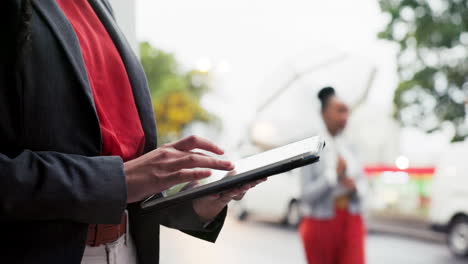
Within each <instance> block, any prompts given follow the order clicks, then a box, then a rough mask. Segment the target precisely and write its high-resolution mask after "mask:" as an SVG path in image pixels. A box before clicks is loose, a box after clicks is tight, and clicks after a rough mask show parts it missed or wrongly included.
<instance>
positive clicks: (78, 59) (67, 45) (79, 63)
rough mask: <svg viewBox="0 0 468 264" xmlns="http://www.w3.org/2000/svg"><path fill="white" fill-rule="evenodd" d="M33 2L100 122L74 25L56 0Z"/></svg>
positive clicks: (97, 120)
mask: <svg viewBox="0 0 468 264" xmlns="http://www.w3.org/2000/svg"><path fill="white" fill-rule="evenodd" d="M32 3H33V5H34V7H35V8H36V10H37V11H38V12H39V13H40V14H41V15H42V16H43V17H44V19H45V21H47V23H48V24H49V25H50V27H51V29H52V31H53V33H54V34H55V36H56V37H57V39H58V41H59V42H60V44H61V45H62V47H63V49H64V51H65V54H66V56H67V57H68V60H69V61H70V64H71V65H72V68H73V70H74V71H75V73H76V75H77V77H78V78H77V79H78V81H79V82H80V84H81V87H82V88H83V92H84V93H85V95H86V99H87V100H86V101H87V102H86V103H87V104H89V106H90V107H92V108H93V110H94V114H95V117H96V118H95V121H96V122H98V123H99V118H98V115H97V112H96V106H95V104H94V97H93V93H92V91H91V86H90V84H89V80H88V73H87V71H86V66H85V64H84V60H83V56H82V54H81V48H80V43H79V40H78V37H77V36H76V34H75V31H74V29H73V27H72V26H71V24H70V22H69V21H68V19H67V18H66V17H65V15H64V14H63V12H62V10H61V9H60V7H59V6H58V5H57V3H56V2H55V0H39V1H32ZM99 133H100V131H99ZM100 142H101V144H100V146H99V149H100V150H101V148H102V136H101V138H100Z"/></svg>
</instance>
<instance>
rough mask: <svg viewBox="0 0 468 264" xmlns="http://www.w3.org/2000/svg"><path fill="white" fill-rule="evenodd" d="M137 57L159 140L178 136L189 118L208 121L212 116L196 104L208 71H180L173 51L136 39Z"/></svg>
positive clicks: (205, 84) (206, 79)
mask: <svg viewBox="0 0 468 264" xmlns="http://www.w3.org/2000/svg"><path fill="white" fill-rule="evenodd" d="M140 58H141V63H142V65H143V68H144V70H145V73H146V76H147V78H148V85H149V88H150V92H151V96H152V98H153V108H154V112H155V115H156V120H157V124H158V135H159V141H160V142H161V143H166V142H169V141H172V140H175V139H177V138H179V137H180V132H181V131H182V129H183V128H184V127H185V126H186V125H188V124H190V123H191V122H193V121H203V122H211V121H214V120H215V118H214V116H212V115H211V114H209V113H208V112H207V111H205V110H204V109H203V108H202V107H201V106H200V98H201V96H202V95H203V94H204V93H205V92H207V91H208V90H209V86H208V74H207V73H204V72H198V71H196V70H190V71H187V72H184V71H181V69H180V66H179V64H178V63H177V61H176V59H175V57H174V55H172V54H170V53H166V52H164V51H162V50H159V49H157V48H154V47H152V46H151V44H150V43H148V42H142V43H140Z"/></svg>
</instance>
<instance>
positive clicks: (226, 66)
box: [217, 60, 230, 73]
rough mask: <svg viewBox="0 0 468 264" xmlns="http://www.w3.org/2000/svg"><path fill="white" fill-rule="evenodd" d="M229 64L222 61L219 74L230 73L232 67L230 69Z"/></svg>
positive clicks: (219, 65)
mask: <svg viewBox="0 0 468 264" xmlns="http://www.w3.org/2000/svg"><path fill="white" fill-rule="evenodd" d="M229 66H230V65H229V62H228V61H227V60H222V61H221V62H220V63H219V64H218V67H217V69H218V72H220V73H228V72H229V70H230V67H229Z"/></svg>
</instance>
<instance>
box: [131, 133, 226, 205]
mask: <svg viewBox="0 0 468 264" xmlns="http://www.w3.org/2000/svg"><path fill="white" fill-rule="evenodd" d="M194 149H202V150H206V151H210V152H212V153H215V154H218V155H222V154H224V151H223V150H221V149H220V148H219V147H217V146H216V145H215V144H213V143H211V142H209V141H207V140H205V139H202V138H200V137H197V136H190V137H186V138H184V139H181V140H179V141H176V142H174V143H171V144H167V145H164V146H162V147H160V148H158V149H155V150H153V151H151V152H149V153H146V154H145V155H143V156H141V157H139V158H136V159H134V160H131V161H128V162H125V163H124V173H125V175H126V177H127V189H128V198H127V202H128V203H132V202H137V201H141V200H143V199H145V198H146V197H149V196H151V195H153V194H155V193H160V192H162V191H164V190H167V189H169V188H170V187H172V186H174V185H176V184H179V183H183V182H190V181H196V180H200V179H203V178H206V177H208V176H210V175H211V171H210V170H208V169H216V170H226V171H230V170H233V169H234V165H233V164H232V163H231V162H229V161H224V160H220V159H217V158H213V157H209V156H207V155H204V154H201V153H196V152H193V151H192V150H194ZM196 168H205V169H196Z"/></svg>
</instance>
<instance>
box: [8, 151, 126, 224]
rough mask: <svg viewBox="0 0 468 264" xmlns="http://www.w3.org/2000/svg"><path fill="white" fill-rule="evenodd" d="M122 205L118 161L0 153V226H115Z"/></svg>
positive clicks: (123, 195)
mask: <svg viewBox="0 0 468 264" xmlns="http://www.w3.org/2000/svg"><path fill="white" fill-rule="evenodd" d="M126 202H127V186H126V180H125V175H124V173H123V161H122V159H121V158H120V157H118V156H108V157H87V156H80V155H73V154H64V153H58V152H51V151H38V152H34V151H30V150H23V151H22V152H21V153H19V154H18V155H16V156H14V157H9V156H7V155H5V154H2V153H0V220H55V219H66V220H72V221H76V222H83V223H107V224H117V223H120V220H121V216H122V213H123V211H124V210H125V207H126Z"/></svg>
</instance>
